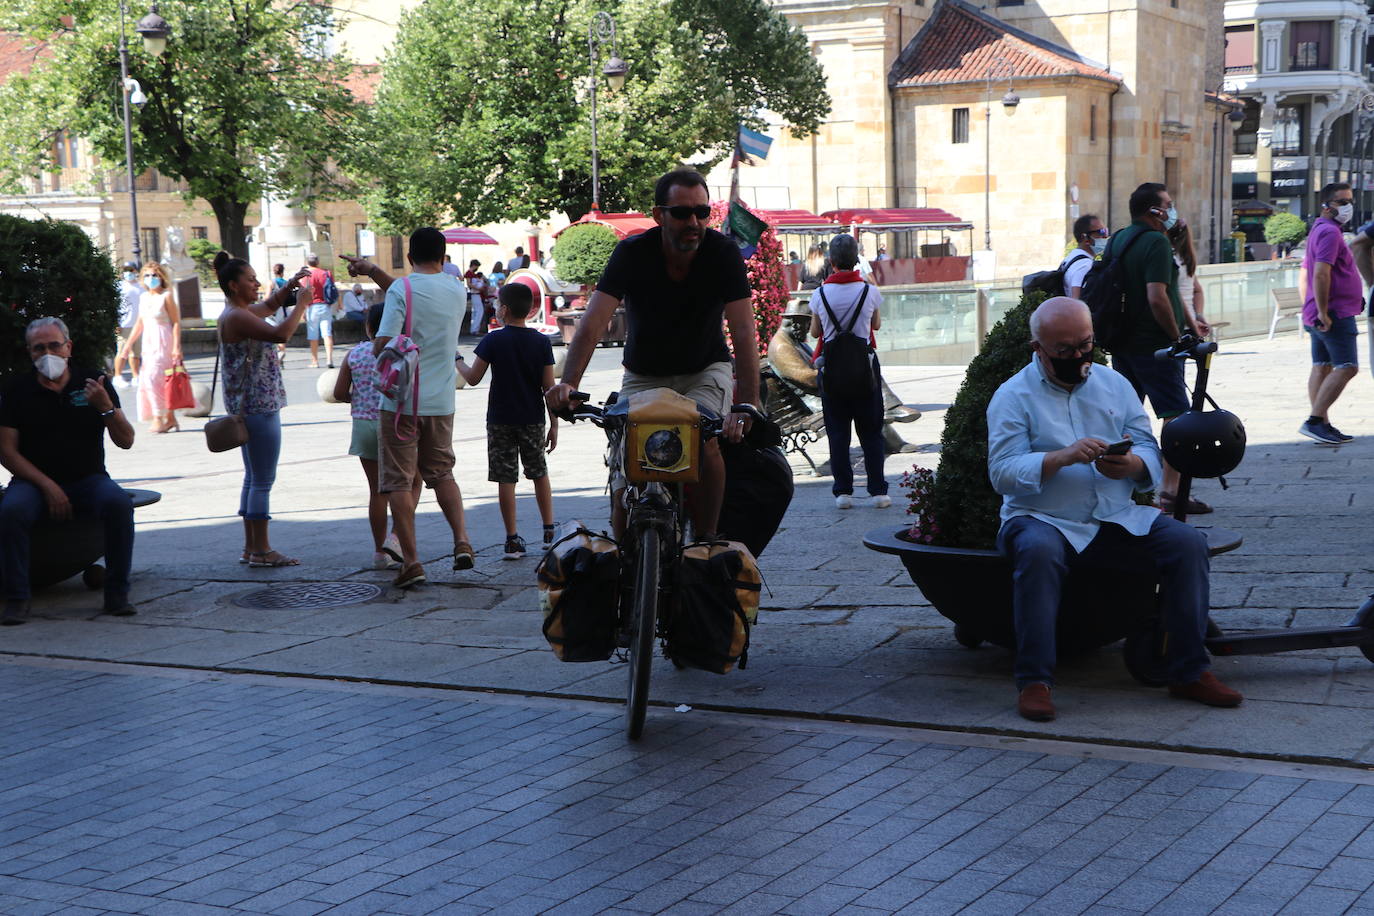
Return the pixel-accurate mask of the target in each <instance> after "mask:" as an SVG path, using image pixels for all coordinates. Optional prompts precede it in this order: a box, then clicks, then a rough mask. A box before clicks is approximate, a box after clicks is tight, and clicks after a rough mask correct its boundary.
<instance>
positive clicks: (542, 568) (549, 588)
mask: <svg viewBox="0 0 1374 916" xmlns="http://www.w3.org/2000/svg"><path fill="white" fill-rule="evenodd" d="M560 535H561V537H559V538H558V540H556V541H554V543H553V545H552V546H551V547H549V549H548V550H547V551H545V553H544V558H543V559H542V560H540V561H539V569H538V570H537V575H538V578H539V606H540V609H541V610H542V611H543V612H544V626H543V630H544V638H545V639H547V640H548V641H549V647H550V648H551V649H553V654H554V655H556V656H558V659H559V660H560V661H565V662H604V661H605V660H606V659H608V658H610V657H611V653H613V652H614V651H615V644H616V630H617V628H618V626H619V604H620V548H619V547H618V546H617V545H616V542H615V541H613V540H611V539H610V538H609V537H606V536H605V535H603V534H596V533H594V532H592V531H588V530H587V529H586V528H583V527H582V524H581V522H576V521H573V522H569V523H568V524H567V525H565V526H564V527H563V530H562V531H561V532H560Z"/></svg>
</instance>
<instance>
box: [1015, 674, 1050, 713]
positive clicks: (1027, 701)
mask: <svg viewBox="0 0 1374 916" xmlns="http://www.w3.org/2000/svg"><path fill="white" fill-rule="evenodd" d="M1016 711H1017V712H1019V713H1020V714H1021V718H1023V719H1030V720H1031V721H1032V722H1049V721H1050V720H1052V719H1053V718H1054V700H1051V699H1050V685H1049V684H1042V683H1040V682H1038V681H1037V682H1036V683H1034V684H1027V685H1026V686H1025V687H1023V688H1021V695H1020V696H1019V697H1017V698H1016Z"/></svg>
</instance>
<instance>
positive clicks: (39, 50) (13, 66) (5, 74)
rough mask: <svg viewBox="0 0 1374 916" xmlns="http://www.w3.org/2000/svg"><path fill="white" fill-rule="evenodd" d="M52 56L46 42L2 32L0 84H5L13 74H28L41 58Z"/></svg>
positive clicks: (0, 38)
mask: <svg viewBox="0 0 1374 916" xmlns="http://www.w3.org/2000/svg"><path fill="white" fill-rule="evenodd" d="M51 54H52V49H51V48H49V47H48V43H47V42H45V41H34V40H33V39H32V38H27V37H25V36H23V35H16V34H14V33H13V32H0V83H4V82H5V80H7V79H8V78H9V76H10V74H11V73H28V72H29V71H30V70H32V69H33V65H34V63H35V62H37V61H38V59H39V58H43V57H49V56H51Z"/></svg>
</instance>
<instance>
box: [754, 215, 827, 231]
mask: <svg viewBox="0 0 1374 916" xmlns="http://www.w3.org/2000/svg"><path fill="white" fill-rule="evenodd" d="M750 212H752V213H753V214H754V215H755V216H757V217H758V218H759V219H761V220H763V221H764V222H765V223H767V224H768V225H770V226H772V227H773V228H774V229H775V230H777V231H778V232H788V231H792V232H807V231H811V232H824V231H827V230H829V229H833V228H834V225H833V224H832V223H831V222H830V220H828V219H826V218H824V217H821V216H817V215H816V214H814V213H812V212H811V211H810V210H752V211H750Z"/></svg>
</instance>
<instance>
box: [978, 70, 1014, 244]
mask: <svg viewBox="0 0 1374 916" xmlns="http://www.w3.org/2000/svg"><path fill="white" fill-rule="evenodd" d="M1015 71H1016V68H1015V66H1013V64H1012V62H1011V60H1010V59H1008V58H1006V57H1003V56H1002V55H1001V54H999V55H997V56H996V57H995V58H993V61H992V64H991V65H990V66H989V67H988V71H987V93H986V104H985V105H984V108H983V248H985V249H986V250H988V251H991V250H992V84H993V83H994V82H996V81H997V80H998V79H1000V78H1002V77H1006V78H1007V79H1008V80H1010V78H1011V75H1012V74H1013V73H1014V72H1015ZM1020 104H1021V97H1020V96H1019V95H1017V94H1016V91H1015V90H1014V89H1011V88H1008V89H1007V94H1006V95H1004V96H1002V108H1003V109H1004V110H1005V111H1006V113H1007V116H1008V117H1010V116H1012V115H1014V114H1016V106H1017V105H1020Z"/></svg>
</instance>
